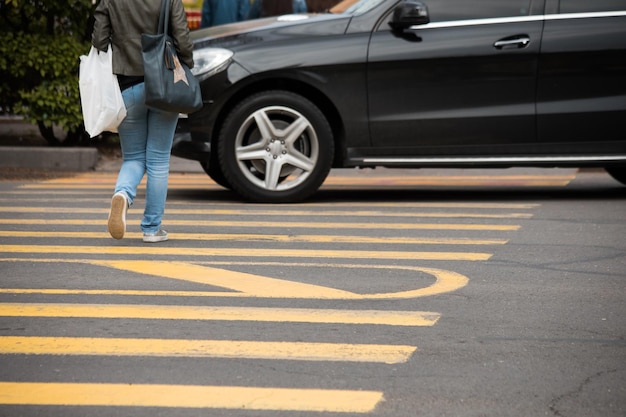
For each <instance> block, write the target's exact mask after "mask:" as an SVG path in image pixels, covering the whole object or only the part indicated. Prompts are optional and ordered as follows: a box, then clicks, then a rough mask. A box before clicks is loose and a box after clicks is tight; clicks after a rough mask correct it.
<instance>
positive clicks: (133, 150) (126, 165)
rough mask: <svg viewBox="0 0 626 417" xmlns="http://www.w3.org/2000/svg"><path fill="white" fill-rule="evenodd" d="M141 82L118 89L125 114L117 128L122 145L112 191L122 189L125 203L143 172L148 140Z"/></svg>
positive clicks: (134, 189) (132, 195) (135, 193)
mask: <svg viewBox="0 0 626 417" xmlns="http://www.w3.org/2000/svg"><path fill="white" fill-rule="evenodd" d="M144 91H145V90H144V84H143V83H141V84H137V85H134V86H132V87H129V88H127V89H126V90H124V91H123V92H122V97H123V98H124V104H125V105H126V118H125V119H124V120H123V121H122V123H121V124H120V126H119V128H118V133H119V136H120V143H121V148H122V158H123V162H122V167H121V168H120V172H119V174H118V176H117V183H116V184H115V192H116V193H118V192H120V191H122V192H124V193H125V194H126V196H127V198H128V203H129V205H130V204H132V203H133V201H134V200H135V197H136V196H137V186H138V185H139V183H140V182H141V179H142V178H143V175H144V173H145V172H146V143H147V140H148V115H149V110H148V107H146V105H145V104H144V101H145V95H144Z"/></svg>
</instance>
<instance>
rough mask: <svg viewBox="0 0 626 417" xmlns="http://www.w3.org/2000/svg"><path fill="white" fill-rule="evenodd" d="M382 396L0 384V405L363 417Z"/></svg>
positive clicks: (313, 391) (279, 390)
mask: <svg viewBox="0 0 626 417" xmlns="http://www.w3.org/2000/svg"><path fill="white" fill-rule="evenodd" d="M383 400H384V398H383V394H382V392H378V391H351V390H324V389H294V388H256V387H217V386H199V385H160V384H159V385H156V384H155V385H149V384H93V383H85V384H81V383H35V382H0V404H15V405H17V404H20V405H65V406H70V405H71V406H128V407H180V408H225V409H242V410H276V411H279V410H289V411H314V412H337V413H340V412H345V413H368V412H371V411H373V410H374V408H375V407H376V405H377V404H378V403H380V402H381V401H383Z"/></svg>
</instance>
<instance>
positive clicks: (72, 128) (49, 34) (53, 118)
mask: <svg viewBox="0 0 626 417" xmlns="http://www.w3.org/2000/svg"><path fill="white" fill-rule="evenodd" d="M93 8H94V5H93V4H92V1H91V0H0V107H2V109H3V110H4V111H5V112H11V113H14V114H19V115H22V116H23V117H24V118H25V119H26V120H28V121H30V122H33V123H36V124H37V125H38V126H39V129H40V130H41V132H42V135H43V136H44V137H45V138H46V140H48V142H50V143H51V144H60V143H63V144H65V145H73V144H77V143H79V142H80V141H81V140H82V139H84V138H85V137H86V135H85V132H84V126H83V118H82V112H81V107H80V95H79V91H78V65H79V62H80V59H79V57H80V55H84V54H86V53H87V52H88V51H89V47H90V46H89V43H90V42H89V41H90V37H91V29H92V27H93ZM53 126H58V127H60V128H61V130H63V131H64V132H66V133H67V136H66V138H65V140H61V139H59V138H57V137H56V136H55V134H54V131H53V129H52V127H53Z"/></svg>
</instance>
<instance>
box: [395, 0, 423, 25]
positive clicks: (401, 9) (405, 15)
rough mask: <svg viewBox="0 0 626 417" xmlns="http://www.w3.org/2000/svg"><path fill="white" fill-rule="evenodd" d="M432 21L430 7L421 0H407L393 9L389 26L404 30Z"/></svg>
mask: <svg viewBox="0 0 626 417" xmlns="http://www.w3.org/2000/svg"><path fill="white" fill-rule="evenodd" d="M429 22H430V17H429V16H428V7H426V5H425V4H424V3H422V2H421V1H413V0H407V1H405V2H403V3H402V4H400V5H399V6H398V7H396V8H395V10H394V11H393V17H392V18H391V22H389V26H391V28H392V29H394V30H398V31H403V30H405V29H408V28H410V27H411V26H415V25H425V24H426V23H429Z"/></svg>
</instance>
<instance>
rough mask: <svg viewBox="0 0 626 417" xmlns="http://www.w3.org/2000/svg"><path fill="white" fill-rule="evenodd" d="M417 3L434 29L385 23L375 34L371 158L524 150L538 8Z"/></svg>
mask: <svg viewBox="0 0 626 417" xmlns="http://www.w3.org/2000/svg"><path fill="white" fill-rule="evenodd" d="M424 3H425V4H426V5H427V7H428V9H429V14H430V19H431V23H429V24H427V25H424V26H414V27H412V28H411V29H410V30H408V31H405V32H404V33H403V34H400V33H394V32H392V31H391V29H390V28H389V25H388V24H387V21H385V22H383V23H382V24H381V26H380V28H379V30H377V31H375V32H374V33H373V34H372V39H371V43H370V48H369V57H368V93H369V107H370V129H371V136H372V145H373V146H374V147H377V148H378V149H377V150H376V152H377V153H378V154H381V152H382V153H385V154H386V155H404V156H406V155H407V154H414V155H418V154H419V155H427V154H433V155H435V154H438V153H445V154H447V155H450V154H453V153H454V149H456V147H458V150H459V151H461V150H462V153H463V154H465V155H467V154H476V155H481V154H483V155H484V154H489V153H498V154H503V153H511V154H515V153H519V152H521V151H522V150H526V149H527V148H528V146H522V145H527V144H531V143H534V142H535V141H536V129H535V88H536V72H537V60H538V53H539V46H540V39H541V31H542V27H543V16H542V14H543V3H542V2H537V1H536V0H535V1H533V2H532V3H533V4H534V6H533V7H535V8H533V9H531V2H530V1H529V0H508V1H506V2H502V1H493V0H476V1H471V2H468V1H467V0H462V1H461V0H425V1H424ZM538 3H541V5H540V6H537V4H538ZM539 7H541V9H539ZM451 11H456V12H458V13H456V14H455V13H451ZM442 19H443V20H442ZM469 144H471V146H470V145H469ZM391 147H393V148H394V149H384V148H391ZM381 148H382V149H381Z"/></svg>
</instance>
